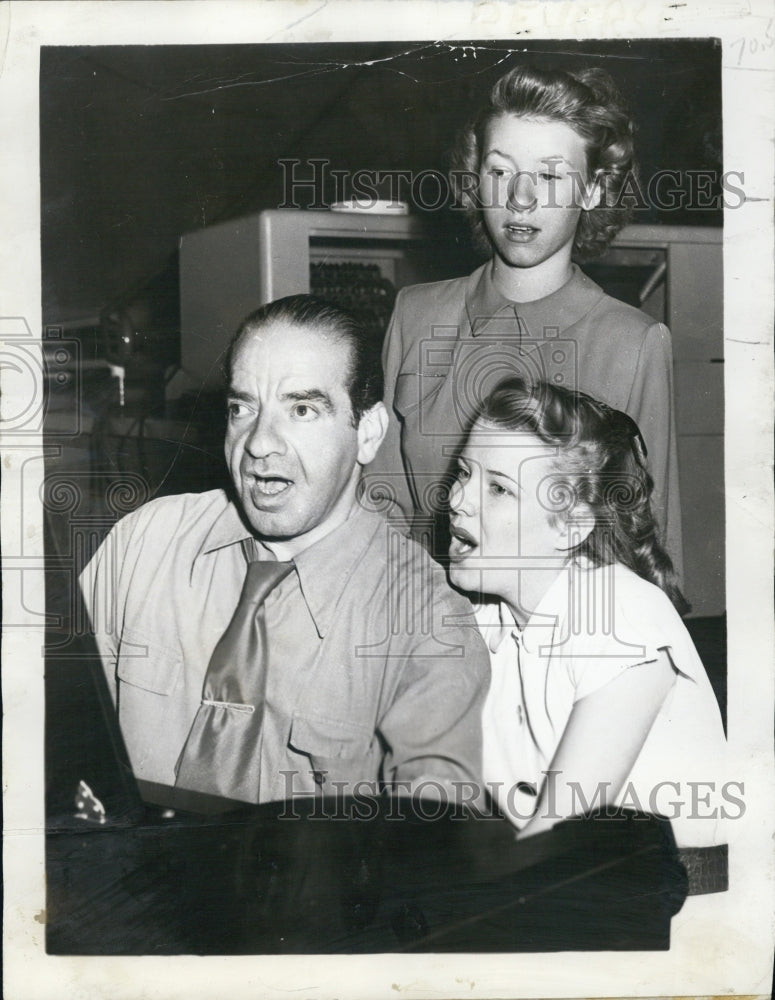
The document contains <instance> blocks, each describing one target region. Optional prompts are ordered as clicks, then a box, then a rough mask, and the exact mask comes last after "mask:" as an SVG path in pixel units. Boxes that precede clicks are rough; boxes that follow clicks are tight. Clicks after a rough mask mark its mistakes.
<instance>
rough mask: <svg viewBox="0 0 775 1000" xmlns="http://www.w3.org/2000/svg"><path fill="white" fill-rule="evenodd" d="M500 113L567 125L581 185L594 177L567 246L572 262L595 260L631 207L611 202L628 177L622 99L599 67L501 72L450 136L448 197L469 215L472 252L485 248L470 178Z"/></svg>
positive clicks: (629, 143)
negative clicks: (581, 164) (583, 156)
mask: <svg viewBox="0 0 775 1000" xmlns="http://www.w3.org/2000/svg"><path fill="white" fill-rule="evenodd" d="M500 115H516V116H518V117H520V118H531V119H541V118H543V119H546V120H547V121H553V122H562V123H564V124H565V125H569V126H570V127H571V128H572V129H573V130H574V132H576V133H577V134H578V135H579V136H580V137H581V138H582V139H583V140H584V143H585V145H586V149H587V180H591V179H593V178H594V179H596V180H597V181H598V183H599V185H600V188H601V191H602V198H601V200H600V204H599V205H598V206H597V207H596V208H592V209H590V210H589V211H585V212H582V213H581V218H580V220H579V225H578V229H577V230H576V238H575V241H574V244H573V248H574V251H575V253H576V256H578V257H580V258H589V257H594V256H596V255H598V254H601V253H603V252H604V251H605V249H606V248H607V247H608V245H609V244H610V242H611V240H612V239H613V238H614V236H616V234H617V233H618V232H619V230H620V229H621V228H622V226H624V225H625V224H626V223H627V222H628V221H629V218H630V215H631V209H630V208H628V207H624V206H622V205H620V204H619V197H620V195H621V193H622V190H623V188H624V184H625V182H626V180H627V178H628V176H632V177H635V176H636V170H637V168H636V164H635V158H634V144H633V134H634V132H635V125H634V122H633V120H632V118H631V117H630V113H629V110H628V109H627V106H626V104H625V101H624V98H623V97H622V95H621V94H620V92H619V90H618V88H617V86H616V84H615V83H614V81H613V79H612V78H611V77H610V76H609V74H608V73H606V71H605V70H603V69H598V68H593V69H585V70H581V71H580V72H578V73H568V72H565V71H564V70H548V69H537V68H535V67H526V66H520V67H517V68H516V69H513V70H511V72H509V73H506V75H505V76H502V77H501V78H500V80H498V82H497V83H496V84H495V86H494V87H493V88H492V90H491V91H490V99H489V101H488V103H487V105H486V106H485V107H484V108H483V109H482V110H481V112H480V113H479V115H478V116H477V117H476V118H475V119H474V120H473V121H472V122H470V123H469V124H468V126H467V127H466V128H465V129H464V130H463V132H461V134H460V135H459V136H458V140H457V145H456V148H455V149H454V151H453V153H452V156H451V167H452V169H451V172H450V180H451V183H452V187H453V190H454V191H455V195H456V199H457V202H458V204H460V205H461V206H462V207H463V208H465V209H466V211H467V212H468V214H469V219H470V221H471V224H472V231H473V239H474V243H475V245H476V247H477V249H478V250H480V251H482V253H489V252H490V250H491V247H490V243H489V240H488V238H487V232H486V230H485V228H484V222H483V220H482V217H481V212H480V210H479V204H478V199H477V193H476V191H475V190H473V189H472V187H471V184H470V179H471V177H472V175H473V174H478V173H479V169H480V166H481V160H482V146H483V143H484V139H485V133H486V131H487V127H488V126H489V124H490V122H492V121H493V120H494V119H495V118H498V117H499V116H500Z"/></svg>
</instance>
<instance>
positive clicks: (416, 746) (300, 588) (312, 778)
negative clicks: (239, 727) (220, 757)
mask: <svg viewBox="0 0 775 1000" xmlns="http://www.w3.org/2000/svg"><path fill="white" fill-rule="evenodd" d="M249 537H250V532H249V530H248V529H247V528H246V527H245V526H244V524H243V522H242V520H241V518H240V516H239V514H238V512H237V510H236V508H235V507H234V506H233V505H232V504H231V503H230V502H229V501H228V500H227V498H226V495H225V494H224V493H223V492H222V491H220V490H215V491H211V492H209V493H202V494H186V495H183V496H173V497H164V498H161V499H158V500H155V501H152V502H151V503H149V504H146V505H145V506H143V507H141V508H139V509H138V510H136V511H134V512H133V513H132V514H129V515H128V516H127V517H125V518H124V519H123V520H121V521H120V522H119V523H118V524H117V525H116V526H115V527H114V528H113V530H112V531H111V532H110V534H109V535H108V537H107V538H106V539H105V541H104V542H103V544H102V546H101V547H100V549H99V550H98V552H97V553H96V555H95V556H94V558H93V559H92V561H91V562H90V563H89V565H88V566H87V567H86V569H85V570H84V573H83V575H82V578H81V587H82V591H83V594H84V599H85V602H86V606H87V609H88V611H89V615H90V617H91V621H92V627H93V631H94V634H95V638H96V641H97V645H98V647H99V651H100V654H101V658H102V662H103V667H104V670H105V674H106V677H107V680H108V684H109V687H110V690H111V694H112V696H113V699H114V702H115V703H116V706H117V710H118V715H119V722H120V725H121V730H122V733H123V736H124V740H125V742H126V745H127V751H128V753H129V758H130V761H131V764H132V768H133V771H134V773H135V775H136V777H138V778H140V779H143V780H146V781H150V782H155V783H159V784H162V785H168V786H170V785H173V784H174V782H175V766H176V763H177V760H178V757H179V755H180V752H181V750H182V748H183V745H184V743H185V741H186V738H187V736H188V733H189V730H190V728H191V725H192V723H193V720H194V717H195V715H196V712H197V709H198V707H199V704H200V701H201V696H202V686H203V681H204V676H205V673H206V671H207V666H208V662H209V659H210V655H211V653H212V651H213V649H214V647H215V645H216V643H217V641H218V639H219V638H220V636H221V635H222V634H223V633H224V631H225V630H226V627H227V626H228V624H229V621H230V620H231V618H232V616H233V614H234V611H235V609H236V606H237V603H238V600H239V596H240V591H241V588H242V583H243V580H244V578H245V574H246V571H247V563H246V559H245V555H244V553H243V550H242V545H241V542H242V540H243V539H245V538H249ZM294 562H295V571H294V572H292V573H291V574H290V575H289V576H288V577H287V578H286V579H285V580H284V581H283V582H282V583H281V584H280V585H279V586H278V587H277V589H276V590H275V591H274V592H273V593H272V594H271V595H270V596H269V598H268V601H267V605H266V624H267V635H268V637H269V648H270V658H269V672H268V675H267V702H266V712H265V717H264V730H263V739H262V748H261V776H260V788H258V789H257V790H256V801H258V802H266V801H271V800H277V799H284V798H290V797H292V796H293V795H296V794H307V793H310V792H313V791H323V792H325V793H332V794H333V793H334V792H339V793H342V792H344V793H347V792H348V791H349V792H350V793H351V792H352V791H353V787H352V786H353V785H354V784H355V783H357V782H358V781H368V782H372V784H374V783H376V782H379V781H384V782H388V783H389V782H411V783H412V784H413V785H414V787H415V788H416V786H417V783H418V782H419V781H425V780H426V779H427V780H430V779H433V780H434V781H439V782H441V783H449V782H453V781H456V780H460V781H472V780H475V779H477V778H478V776H479V772H480V768H481V706H482V703H483V699H484V696H485V693H486V688H487V683H488V679H489V664H488V657H487V651H486V649H485V647H484V645H483V643H482V640H481V638H480V636H479V633H478V630H477V628H476V624H475V622H474V619H473V615H472V612H471V606H470V604H469V603H468V601H467V600H466V599H465V598H463V597H461V596H460V595H459V594H456V593H454V592H453V591H452V590H451V589H450V588H449V587H448V585H447V583H446V581H445V579H444V574H443V572H442V571H441V570H440V568H439V567H438V566H436V564H435V563H433V561H432V560H431V559H430V558H429V557H428V555H427V553H425V551H424V550H423V549H422V548H421V547H420V546H418V545H416V544H415V543H414V542H412V541H411V540H409V539H407V538H405V537H404V536H403V535H401V534H400V533H398V532H397V531H396V530H395V529H393V528H392V527H391V526H390V525H389V524H388V523H387V521H386V520H385V519H384V518H383V517H382V516H381V515H378V514H375V513H372V512H369V511H367V510H364V509H360V508H359V509H358V510H357V512H356V513H355V514H354V515H353V516H352V517H351V518H350V519H349V520H348V521H347V522H346V523H345V524H344V525H342V526H341V527H340V528H337V529H335V530H334V531H332V532H331V533H330V534H329V535H327V536H326V537H324V538H323V539H321V540H320V541H319V542H318V543H316V544H315V545H313V546H312V547H310V548H309V549H307V550H306V551H304V552H302V553H301V554H300V555H299V556H297V557H296V559H295V560H294ZM335 782H340V783H343V784H340V785H339V786H337V785H335V784H334V783H335ZM345 786H346V787H345ZM361 790H362V791H366V792H368V791H369V789H361Z"/></svg>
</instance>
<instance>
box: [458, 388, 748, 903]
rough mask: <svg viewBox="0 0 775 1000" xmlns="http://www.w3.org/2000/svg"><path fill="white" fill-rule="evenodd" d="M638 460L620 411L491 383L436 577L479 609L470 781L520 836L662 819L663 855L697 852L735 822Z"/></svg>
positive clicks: (720, 743)
mask: <svg viewBox="0 0 775 1000" xmlns="http://www.w3.org/2000/svg"><path fill="white" fill-rule="evenodd" d="M645 457H646V455H645V448H644V445H643V441H642V438H641V436H640V432H639V431H638V428H637V426H636V424H635V423H634V421H633V420H632V419H631V418H630V417H628V416H627V415H626V414H624V413H621V412H619V411H618V410H614V409H611V408H610V407H608V406H606V405H605V404H603V403H599V402H597V401H596V400H594V399H592V398H591V397H589V396H586V395H584V394H583V393H580V392H577V391H572V390H568V389H565V388H563V387H560V386H553V385H549V384H547V383H537V384H535V385H532V386H527V385H526V383H524V382H523V381H521V380H519V379H509V380H507V381H504V382H502V383H500V384H499V385H498V386H497V388H496V389H495V390H494V391H493V392H492V393H491V395H490V396H489V397H488V398H487V400H486V401H485V402H484V404H483V405H482V407H481V409H480V412H479V416H478V418H477V420H476V421H475V423H474V425H473V427H472V430H471V433H470V434H469V437H468V439H467V441H466V444H465V446H464V449H463V452H462V454H461V456H460V459H459V464H458V471H457V479H456V481H455V483H454V485H453V487H452V492H451V496H450V505H451V508H452V515H451V532H452V536H453V537H452V542H451V545H450V550H449V558H450V568H449V575H450V578H451V580H452V582H453V583H454V584H455V585H456V586H457V587H459V588H461V589H463V590H465V591H468V592H470V593H478V594H484V595H491V596H492V597H493V598H495V601H493V602H492V603H489V604H484V605H482V606H481V608H480V610H479V614H478V621H479V625H480V627H481V629H482V631H483V633H484V636H485V639H486V640H487V642H488V645H489V648H490V653H491V661H492V668H493V670H492V686H491V689H490V693H489V696H488V699H487V702H486V705H485V709H484V763H483V772H484V779H485V782H486V785H487V787H488V790H489V791H490V793H491V794H492V796H493V798H494V799H495V800H496V801H497V803H498V805H499V807H500V809H501V810H502V811H503V812H504V814H505V815H507V816H508V817H509V818H510V819H511V820H512V821H513V822H514V824H515V825H516V826H517V827H518V828H519V829H520V833H519V836H520V837H522V836H527V835H529V834H533V833H538V832H540V831H543V830H546V829H548V828H550V827H551V826H553V825H554V824H555V823H557V822H558V821H559V820H561V819H564V818H566V817H569V816H572V815H576V814H582V813H586V812H589V811H591V810H593V809H596V808H599V807H601V806H602V807H605V806H606V805H609V806H611V805H613V806H626V807H630V808H634V809H638V810H642V811H644V812H651V813H658V814H661V815H664V816H667V817H668V818H669V819H671V821H672V825H673V830H674V833H675V836H676V840H677V842H678V845H679V847H691V848H702V847H709V846H711V845H714V844H717V843H718V842H719V839H720V836H721V834H720V829H721V824H720V823H719V820H720V819H723V818H724V816H725V815H739V806H740V803H739V798H738V799H737V804H735V795H732V794H731V790H730V787H728V786H726V785H724V784H723V777H722V775H723V762H724V757H725V740H724V733H723V727H722V722H721V716H720V713H719V708H718V704H717V702H716V698H715V695H714V693H713V690H712V688H711V685H710V682H709V680H708V678H707V675H706V673H705V670H704V668H703V665H702V663H701V662H700V659H699V657H698V655H697V652H696V650H695V648H694V646H693V644H692V641H691V639H690V637H689V634H688V632H687V631H686V628H685V627H684V625H683V622H682V621H681V618H680V616H679V612H681V611H683V610H685V609H686V605H685V602H684V600H683V597H682V595H681V593H680V591H679V590H678V588H677V586H676V583H675V577H674V572H673V567H672V565H671V562H670V560H669V558H668V557H667V555H666V554H665V552H664V550H663V549H662V547H661V545H660V543H659V541H658V540H657V534H656V525H655V520H654V517H653V515H652V511H651V505H650V497H651V491H652V481H651V477H650V476H649V473H648V471H647V469H646V464H645ZM738 787H739V786H734V789H737V788H738ZM734 789H732V791H734ZM727 796H728V797H727ZM700 853H702V852H700ZM719 854H723V852H720V851H717V852H715V853H714V852H711V853H710V855H706V860H708V861H709V862H713V863H715V862H717V861H718V855H719ZM720 887H722V886H717V888H720ZM706 891H707V890H706Z"/></svg>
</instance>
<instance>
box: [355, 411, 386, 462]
mask: <svg viewBox="0 0 775 1000" xmlns="http://www.w3.org/2000/svg"><path fill="white" fill-rule="evenodd" d="M387 429H388V414H387V410H386V409H385V405H384V403H375V404H374V406H372V408H371V409H370V410H366V412H365V413H364V414H363V416H362V417H361V419H360V421H359V423H358V463H359V465H368V464H369V462H371V461H373V459H374V456H375V455H376V454H377V452H378V451H379V446H380V445H381V444H382V440H383V438H384V437H385V435H386V434H387Z"/></svg>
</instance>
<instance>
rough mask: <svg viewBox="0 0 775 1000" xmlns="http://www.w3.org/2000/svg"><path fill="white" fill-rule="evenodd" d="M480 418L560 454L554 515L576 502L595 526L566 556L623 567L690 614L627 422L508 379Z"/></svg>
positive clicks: (581, 397) (579, 399) (633, 429)
mask: <svg viewBox="0 0 775 1000" xmlns="http://www.w3.org/2000/svg"><path fill="white" fill-rule="evenodd" d="M479 419H481V420H482V421H484V422H485V423H487V424H490V425H492V426H494V427H496V428H499V429H503V430H509V431H519V430H525V431H530V432H531V433H532V434H535V436H536V437H538V438H539V439H540V440H541V441H543V442H544V444H548V445H552V446H555V447H557V448H558V449H559V450H558V458H557V466H558V472H559V474H560V475H559V477H558V481H557V483H556V484H553V487H552V492H553V494H554V495H555V497H561V498H562V500H563V505H562V506H563V509H562V511H561V512H560V516H562V517H565V518H569V517H571V516H572V513H573V508H574V507H577V506H578V505H579V504H582V505H585V506H586V507H588V508H589V509H590V510H591V511H592V514H593V515H594V520H595V525H594V527H593V529H592V530H591V531H590V533H589V534H588V535H587V537H586V538H585V539H584V540H583V541H582V542H580V543H579V544H578V545H576V546H574V547H573V548H572V549H570V550H569V555H570V556H571V557H578V556H585V557H586V558H587V559H589V561H590V562H591V563H592V564H593V565H594V566H602V565H608V564H610V563H614V562H620V563H623V564H624V565H625V566H628V567H629V568H630V569H631V570H633V572H635V573H637V574H638V576H640V577H642V578H643V579H644V580H648V581H649V583H653V584H655V585H656V586H658V587H660V588H661V589H662V590H663V591H664V592H665V593H666V594H667V596H668V597H669V598H670V600H671V601H672V602H673V604H674V605H675V607H676V609H677V610H678V612H679V613H680V614H685V613H686V612H687V611H688V610H689V604H688V603H687V601H686V599H685V598H684V596H683V594H682V593H681V591H680V589H679V587H678V583H677V580H676V574H675V570H674V568H673V564H672V561H671V560H670V557H669V556H668V554H667V552H666V551H665V550H664V548H663V547H662V543H661V541H660V538H659V530H658V526H657V523H656V519H655V517H654V514H653V512H652V509H651V496H652V492H653V488H654V482H653V480H652V478H651V476H650V475H649V472H648V469H647V467H646V448H645V445H644V444H643V438H642V437H641V434H640V431H639V430H638V426H637V424H636V423H635V421H634V420H633V419H632V418H631V417H630V416H628V415H627V414H626V413H622V412H621V411H620V410H614V409H612V408H611V407H610V406H607V405H606V404H605V403H601V402H599V401H598V400H596V399H593V398H592V397H591V396H587V395H586V394H585V393H583V392H579V391H578V390H571V389H567V388H565V387H563V386H558V385H552V384H550V383H547V382H536V383H534V384H532V385H528V384H527V383H526V382H524V381H523V380H522V379H519V378H511V379H507V380H505V381H503V382H501V383H500V384H499V385H498V386H497V387H496V388H495V389H494V390H493V392H492V393H490V395H489V396H488V397H487V399H486V400H485V401H484V403H483V404H482V406H481V408H480V411H479Z"/></svg>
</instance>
